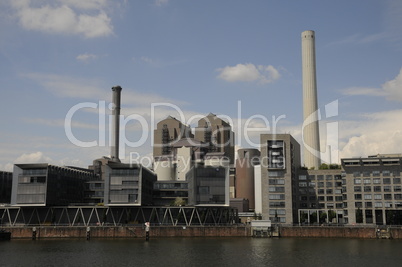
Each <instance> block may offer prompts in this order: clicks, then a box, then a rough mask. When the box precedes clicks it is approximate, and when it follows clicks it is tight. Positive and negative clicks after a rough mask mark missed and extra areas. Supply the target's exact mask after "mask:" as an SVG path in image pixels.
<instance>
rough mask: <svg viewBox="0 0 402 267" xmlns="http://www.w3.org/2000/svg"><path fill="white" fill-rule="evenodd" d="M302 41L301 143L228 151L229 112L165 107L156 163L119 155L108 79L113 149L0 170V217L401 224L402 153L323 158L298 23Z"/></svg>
mask: <svg viewBox="0 0 402 267" xmlns="http://www.w3.org/2000/svg"><path fill="white" fill-rule="evenodd" d="M301 44H302V49H301V54H302V79H303V86H302V87H303V119H304V122H303V128H302V140H301V141H302V144H299V143H298V141H297V140H296V139H295V138H294V137H293V136H291V135H290V134H280V133H279V134H278V133H272V134H271V133H270V134H261V135H260V148H259V150H258V149H257V148H242V149H239V150H238V158H237V159H236V160H235V157H234V153H235V151H234V132H233V131H232V125H230V124H229V123H228V122H226V121H224V120H222V119H221V118H219V117H218V116H217V115H215V114H213V113H210V114H208V115H207V116H204V117H202V118H200V120H199V121H198V126H197V127H195V129H194V133H193V129H192V128H191V126H190V125H186V124H185V123H184V122H181V121H179V120H177V119H176V118H173V117H171V116H168V117H167V118H166V119H164V120H161V121H159V122H158V123H157V125H156V129H155V130H154V140H153V166H152V167H151V168H147V167H144V166H142V165H141V164H139V163H130V164H127V163H122V162H121V161H120V158H119V137H120V109H121V91H122V88H121V87H120V86H114V87H113V88H112V123H111V131H110V134H111V139H112V143H111V145H110V149H111V151H110V157H102V158H99V159H95V160H94V161H93V165H91V166H89V167H88V168H78V167H69V166H65V167H59V166H54V165H50V164H47V163H32V164H15V165H14V171H13V173H6V172H0V193H2V195H0V196H1V197H2V198H0V201H3V202H5V203H6V204H5V205H2V206H1V205H0V215H1V214H3V215H2V217H0V219H1V220H0V222H3V223H7V224H8V225H11V226H15V225H40V224H41V223H47V224H52V225H62V224H66V225H67V224H68V225H72V226H74V225H77V224H80V223H82V222H83V223H84V225H85V226H89V225H102V224H104V223H106V224H108V223H109V224H114V226H116V225H120V224H125V225H128V224H133V225H134V224H137V225H139V224H143V223H145V222H150V223H152V224H154V225H158V226H161V225H164V224H165V225H173V226H177V225H182V226H191V225H198V226H205V225H215V226H216V225H223V224H226V225H232V224H237V223H238V222H239V219H243V220H242V222H244V223H249V222H250V221H251V219H255V218H256V217H258V218H260V219H263V220H266V221H269V224H270V223H271V222H272V223H274V224H283V225H293V224H299V225H304V224H306V225H323V224H332V223H334V224H337V225H338V224H340V225H355V224H363V225H367V224H374V225H375V224H377V225H391V224H392V225H402V179H401V174H402V155H401V154H387V155H385V154H384V155H375V156H369V157H368V158H350V159H342V160H341V164H340V165H338V164H329V165H326V164H321V159H320V155H321V151H320V134H319V119H320V114H319V109H318V100H317V98H318V97H317V78H316V58H315V32H314V31H304V32H302V34H301ZM303 148H304V149H303ZM301 150H303V155H304V160H302V157H301ZM302 161H303V162H304V163H302ZM0 204H2V203H0ZM73 213H74V214H75V215H74V216H72V214H73ZM19 214H23V216H20V215H19ZM34 214H35V215H34ZM69 214H70V215H71V216H70V215H69ZM70 217H71V218H70ZM264 227H265V226H264ZM183 230H185V227H184V228H183Z"/></svg>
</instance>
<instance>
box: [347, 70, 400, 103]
mask: <svg viewBox="0 0 402 267" xmlns="http://www.w3.org/2000/svg"><path fill="white" fill-rule="evenodd" d="M342 93H343V94H344V95H364V96H385V97H386V98H387V99H388V100H393V101H400V102H402V68H401V69H400V71H399V74H398V75H397V76H396V77H395V79H393V80H390V81H387V82H386V83H384V84H383V85H381V87H380V88H365V87H351V88H347V89H344V90H342Z"/></svg>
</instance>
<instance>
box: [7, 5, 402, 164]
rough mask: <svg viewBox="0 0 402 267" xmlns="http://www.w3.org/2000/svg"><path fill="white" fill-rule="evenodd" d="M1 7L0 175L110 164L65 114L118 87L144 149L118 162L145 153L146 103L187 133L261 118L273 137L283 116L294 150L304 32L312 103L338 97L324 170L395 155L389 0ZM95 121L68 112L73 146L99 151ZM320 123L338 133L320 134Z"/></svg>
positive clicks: (397, 104)
mask: <svg viewBox="0 0 402 267" xmlns="http://www.w3.org/2000/svg"><path fill="white" fill-rule="evenodd" d="M0 10H1V11H0V35H1V38H0V62H1V64H0V79H1V82H2V89H1V100H2V103H1V112H0V122H1V125H2V128H1V131H0V170H11V169H12V164H13V163H16V162H50V163H53V164H58V165H77V166H82V167H85V166H87V165H89V164H91V162H92V160H93V159H95V158H98V157H101V156H104V155H106V156H107V155H109V153H110V152H109V147H108V146H107V145H105V146H102V145H100V146H99V145H98V146H94V147H87V148H83V147H79V146H76V145H74V144H73V143H72V142H71V140H70V139H69V138H68V136H67V135H66V131H65V125H64V124H65V118H66V115H67V114H68V112H69V110H70V109H71V108H72V107H74V106H75V105H77V104H80V103H87V102H89V103H95V104H97V105H99V104H101V103H103V102H99V101H106V105H107V104H109V103H110V100H111V90H110V88H111V87H112V86H114V85H117V84H119V85H121V86H122V87H123V91H122V97H123V100H122V113H123V115H124V116H126V117H127V116H129V115H133V114H134V116H136V118H139V117H141V118H144V120H145V121H146V122H147V125H148V129H144V127H143V125H141V124H140V121H135V120H133V121H131V122H129V123H127V127H126V131H125V133H124V134H125V135H126V137H127V139H128V140H129V141H131V142H136V141H139V140H140V139H141V136H145V137H146V140H145V142H144V143H143V144H142V145H140V146H137V147H130V146H126V147H125V148H126V149H125V153H124V154H121V157H123V158H125V160H126V161H127V159H128V154H129V153H130V152H138V153H139V154H140V155H141V156H142V157H147V156H151V142H150V139H151V130H152V119H151V104H152V103H169V104H172V105H175V106H176V107H177V108H179V109H180V111H181V112H183V114H184V115H185V119H184V120H185V121H184V122H186V123H189V124H192V125H194V123H195V121H196V120H194V119H191V118H195V117H192V116H201V115H207V114H208V113H209V112H212V113H215V114H217V115H222V116H223V117H225V116H226V117H228V118H230V119H232V121H233V124H234V125H233V126H234V128H235V131H236V134H237V136H244V134H242V133H239V132H238V131H239V130H240V131H243V129H244V125H245V123H246V121H247V119H249V118H252V116H254V119H252V120H249V122H250V124H249V125H250V127H263V126H264V124H263V121H262V120H261V119H258V118H262V117H264V118H267V120H268V122H270V123H271V125H270V126H271V130H272V122H273V119H272V116H275V118H278V117H279V116H281V115H282V117H283V116H286V118H283V119H281V120H280V121H279V123H278V132H286V133H291V134H293V135H294V136H295V137H296V138H297V139H298V140H300V138H301V137H300V130H301V125H302V102H301V97H302V81H301V41H300V35H301V32H303V31H304V30H314V31H315V32H316V57H317V82H318V100H319V106H320V107H322V108H324V107H325V106H326V105H327V104H328V103H331V102H332V101H336V100H337V101H338V102H337V103H338V115H337V116H335V117H332V118H330V119H329V120H322V121H321V125H320V127H321V128H322V132H321V133H322V134H321V135H322V136H321V139H322V140H321V142H322V147H326V144H327V142H328V143H331V144H334V145H333V148H332V149H333V150H334V151H333V152H332V160H333V161H337V160H338V158H339V157H352V156H367V155H372V154H377V153H400V152H402V148H401V144H402V131H401V125H402V124H401V122H402V119H401V118H402V107H401V102H402V72H401V68H402V2H401V1H398V0H395V1H391V0H389V1H380V0H367V1H343V0H342V1H318V0H317V1H268V0H261V1H258V0H253V1H237V0H220V1H212V0H204V1H184V0H147V1H146V0H142V1H134V0H133V1H123V0H122V1H118V0H116V1H107V0H86V1H79V0H52V1H50V0H35V1H29V0H12V1H11V0H10V1H2V2H1V3H0ZM239 106H241V114H239V108H238V107H239ZM107 111H108V112H109V110H108V109H107ZM109 113H110V112H109ZM168 115H172V116H175V117H178V118H180V114H179V113H178V112H177V111H175V110H174V109H173V108H172V107H168V106H159V107H158V108H156V109H155V116H154V122H157V121H159V120H161V119H163V118H165V117H167V116H168ZM239 115H241V116H239ZM255 115H257V116H255ZM257 117H258V118H257ZM324 117H325V116H324ZM98 121H99V116H98V113H97V109H91V108H89V109H88V108H87V109H80V110H78V111H77V112H76V113H74V116H73V119H72V123H73V124H72V125H73V126H72V132H73V134H74V136H75V137H76V138H77V139H79V140H82V141H94V140H97V141H99V137H98V135H99V130H98V128H99V122H98ZM107 122H108V121H106V123H107ZM329 122H331V123H336V125H337V127H338V131H337V132H336V134H335V133H333V132H332V133H331V134H328V135H327V134H326V131H325V129H326V128H327V127H326V125H327V124H328V123H329ZM146 130H147V131H146ZM102 131H103V130H102ZM262 132H264V131H262ZM258 134H259V132H258V131H252V132H250V140H251V141H252V143H258ZM101 135H102V134H101ZM105 136H106V138H107V137H108V136H109V135H108V129H107V127H106V130H105ZM335 139H336V140H335ZM98 144H100V142H98ZM336 144H338V145H336ZM237 145H238V147H250V146H252V144H251V143H250V142H247V140H246V139H244V138H238V139H237Z"/></svg>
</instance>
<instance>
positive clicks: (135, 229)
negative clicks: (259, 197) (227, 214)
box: [4, 226, 250, 239]
mask: <svg viewBox="0 0 402 267" xmlns="http://www.w3.org/2000/svg"><path fill="white" fill-rule="evenodd" d="M4 229H5V230H6V231H9V232H11V238H12V239H18V238H22V239H33V238H34V239H45V238H87V236H88V235H89V237H90V238H145V235H146V233H145V229H144V227H142V226H116V227H115V226H94V227H90V228H89V229H88V228H87V227H84V226H83V227H80V226H74V227H68V226H66V227H64V226H57V227H54V226H37V227H7V228H4ZM149 236H150V238H152V237H247V236H250V228H249V227H246V226H220V227H215V226H214V227H212V226H211V227H209V226H203V227H197V226H190V227H189V226H187V227H182V226H180V227H175V226H157V227H151V229H150V231H149Z"/></svg>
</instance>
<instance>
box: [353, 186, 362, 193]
mask: <svg viewBox="0 0 402 267" xmlns="http://www.w3.org/2000/svg"><path fill="white" fill-rule="evenodd" d="M354 189H355V192H361V191H362V187H361V186H355V187H354Z"/></svg>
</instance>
